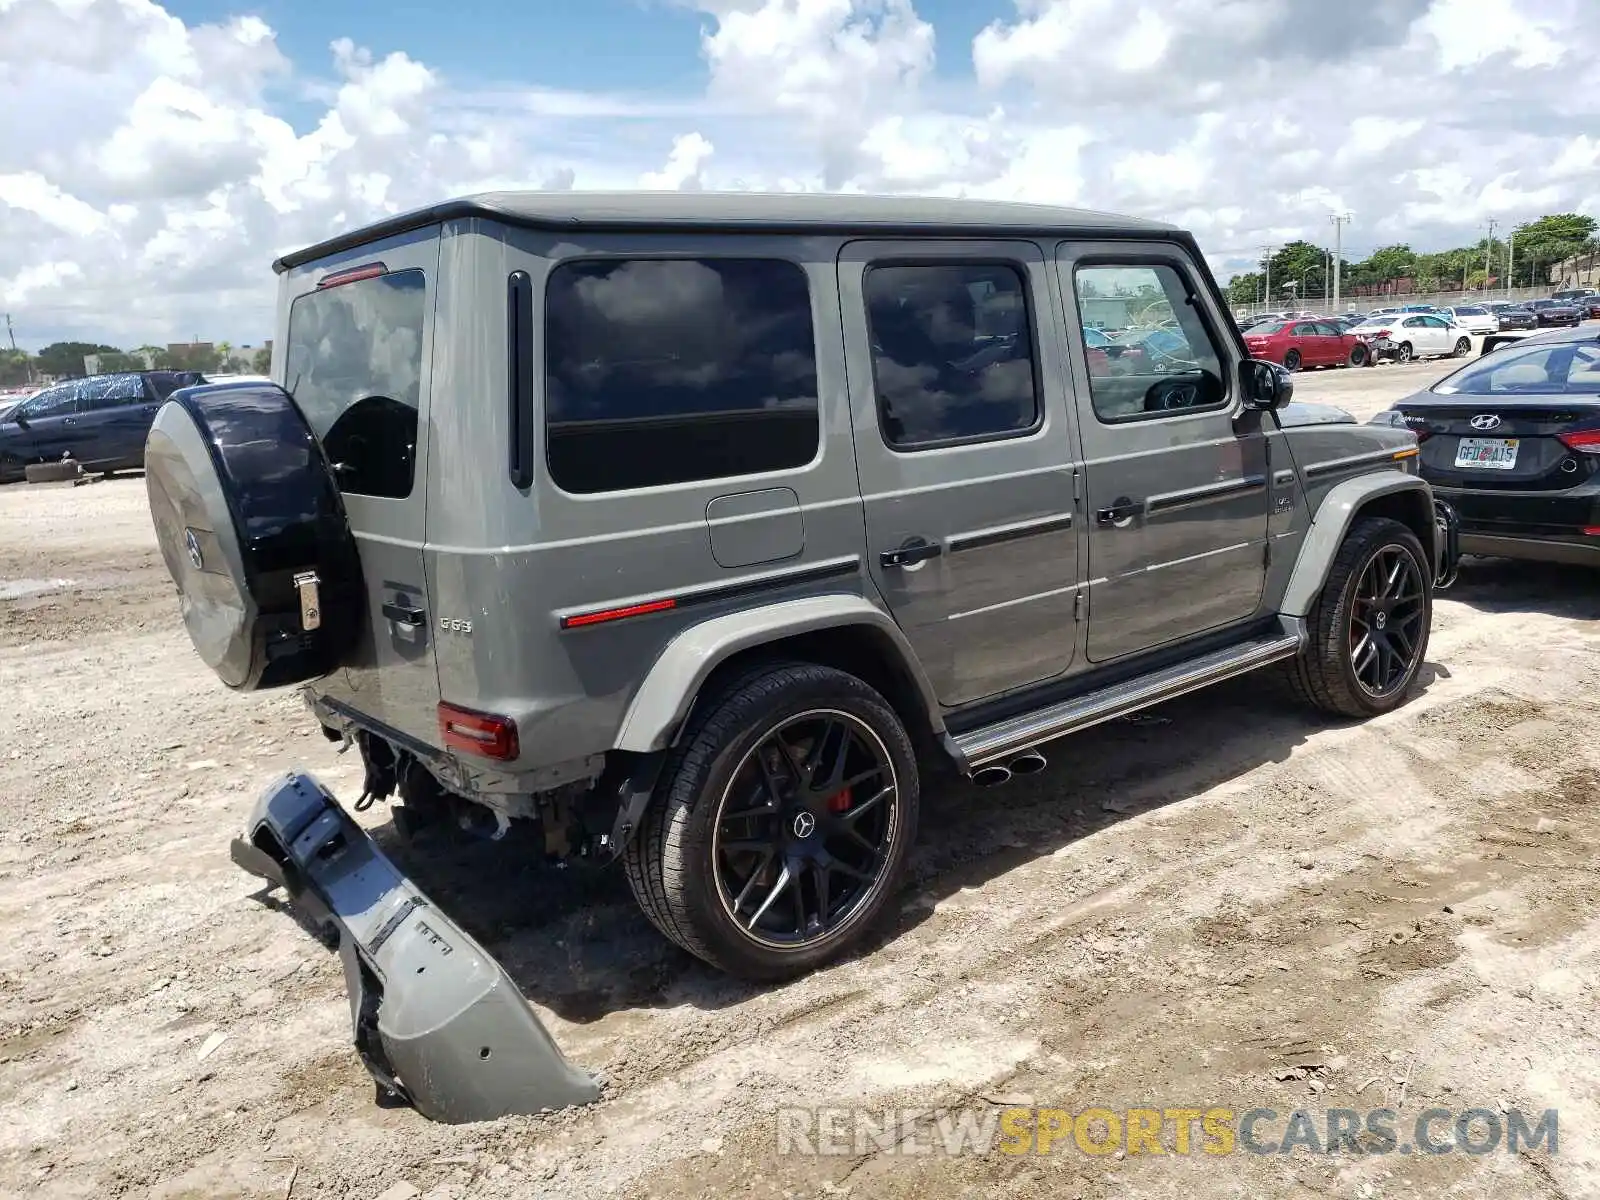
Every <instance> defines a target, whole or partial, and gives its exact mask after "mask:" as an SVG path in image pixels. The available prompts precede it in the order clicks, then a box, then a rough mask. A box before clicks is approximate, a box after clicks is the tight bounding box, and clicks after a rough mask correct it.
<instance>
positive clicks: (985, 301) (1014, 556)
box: [839, 241, 1115, 705]
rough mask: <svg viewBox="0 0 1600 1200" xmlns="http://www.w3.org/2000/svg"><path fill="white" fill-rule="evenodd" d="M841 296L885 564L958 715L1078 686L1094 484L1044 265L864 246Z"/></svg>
mask: <svg viewBox="0 0 1600 1200" xmlns="http://www.w3.org/2000/svg"><path fill="white" fill-rule="evenodd" d="M839 293H840V299H841V305H842V308H843V313H844V329H845V356H846V358H845V361H846V364H847V367H848V371H849V380H850V402H851V413H852V421H853V424H854V427H855V445H856V461H857V463H858V464H859V472H860V478H861V494H862V499H863V502H864V504H865V508H866V524H867V558H868V563H869V566H870V569H871V571H872V574H873V578H874V580H875V582H876V583H877V586H878V588H879V590H880V592H881V593H882V595H883V597H884V599H885V601H886V602H887V603H888V605H889V607H890V609H891V611H892V612H893V613H894V616H895V619H896V620H897V621H898V622H899V623H900V625H901V627H902V628H903V629H904V630H905V633H906V636H907V638H908V639H910V641H911V643H912V645H913V646H914V647H915V649H916V652H917V656H918V658H919V659H920V660H921V662H922V665H923V667H924V669H925V670H926V671H927V673H928V676H929V679H930V680H931V681H932V683H933V686H934V689H935V690H936V692H937V693H938V696H939V699H940V701H941V702H942V703H943V704H946V705H958V704H965V703H970V702H972V701H975V700H980V699H983V698H984V697H987V696H993V695H995V694H997V693H1000V692H1003V691H1007V690H1010V689H1012V688H1017V687H1021V686H1024V685H1027V684H1031V683H1037V682H1039V681H1041V680H1046V679H1050V678H1052V677H1054V676H1056V675H1059V674H1061V673H1062V672H1063V671H1065V670H1066V668H1067V666H1068V665H1069V664H1070V663H1071V661H1072V658H1073V651H1074V642H1075V640H1076V634H1077V631H1076V626H1075V624H1074V613H1075V611H1076V609H1075V602H1076V598H1077V586H1078V582H1079V575H1078V538H1079V532H1080V530H1079V522H1078V520H1077V512H1076V501H1075V498H1074V496H1075V488H1076V487H1077V486H1078V474H1079V471H1078V461H1077V459H1078V456H1077V453H1076V451H1075V449H1074V438H1073V434H1072V429H1071V423H1070V421H1069V419H1068V413H1067V406H1066V395H1065V393H1064V388H1065V386H1066V385H1065V380H1066V372H1065V370H1064V364H1063V361H1062V357H1061V338H1060V336H1059V334H1058V333H1057V329H1058V328H1059V326H1058V324H1057V318H1056V315H1055V314H1056V309H1055V305H1054V302H1053V299H1052V294H1051V289H1050V286H1049V277H1048V274H1047V272H1046V266H1045V259H1044V255H1043V252H1042V251H1041V250H1040V248H1039V247H1038V246H1036V245H1034V244H1033V243H1030V242H1012V241H972V242H949V241H938V242H933V241H928V242H922V241H906V242H854V243H851V244H849V245H847V246H845V247H844V249H843V250H842V252H841V253H840V256H839ZM1080 336H1084V335H1080ZM1095 340H1097V341H1098V340H1099V339H1098V338H1096V339H1095ZM1097 349H1100V350H1101V353H1102V354H1103V353H1104V349H1103V348H1097ZM1097 363H1098V366H1097V367H1096V369H1099V370H1106V369H1115V367H1114V366H1109V367H1108V365H1107V362H1106V361H1100V360H1098V359H1097Z"/></svg>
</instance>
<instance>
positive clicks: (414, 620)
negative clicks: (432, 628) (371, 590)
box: [383, 601, 428, 626]
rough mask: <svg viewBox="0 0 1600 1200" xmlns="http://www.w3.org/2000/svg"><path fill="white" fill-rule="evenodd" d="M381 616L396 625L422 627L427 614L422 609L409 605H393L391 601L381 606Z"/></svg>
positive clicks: (425, 621)
mask: <svg viewBox="0 0 1600 1200" xmlns="http://www.w3.org/2000/svg"><path fill="white" fill-rule="evenodd" d="M383 615H384V616H385V617H387V618H388V619H389V620H391V621H393V622H394V623H395V624H396V625H412V626H416V625H423V624H426V623H427V620H428V614H427V613H425V612H424V611H423V610H422V609H420V608H413V607H412V606H411V605H409V604H395V603H394V602H393V601H390V602H389V603H387V604H385V605H384V606H383Z"/></svg>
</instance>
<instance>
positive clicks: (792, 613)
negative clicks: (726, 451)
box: [614, 593, 943, 754]
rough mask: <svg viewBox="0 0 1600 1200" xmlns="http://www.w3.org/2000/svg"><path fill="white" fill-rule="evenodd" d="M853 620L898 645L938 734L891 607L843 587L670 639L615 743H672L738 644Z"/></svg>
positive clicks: (629, 746) (923, 680) (717, 620)
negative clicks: (702, 690)
mask: <svg viewBox="0 0 1600 1200" xmlns="http://www.w3.org/2000/svg"><path fill="white" fill-rule="evenodd" d="M847 625H860V626H866V627H867V628H869V629H871V630H872V631H873V632H874V633H876V634H879V635H881V636H883V637H885V638H886V639H887V640H888V642H889V643H890V645H892V646H893V647H894V651H895V653H897V654H898V655H899V657H900V664H901V666H902V667H903V669H904V670H905V672H906V674H907V675H908V676H909V677H910V678H911V679H912V681H913V682H914V683H915V684H916V686H917V689H918V691H919V692H920V693H921V697H922V703H923V707H924V710H925V711H926V712H927V714H928V719H929V721H930V723H931V724H932V726H933V730H934V732H935V734H937V733H939V732H940V731H941V730H942V728H943V721H942V720H941V718H940V715H939V704H938V700H937V698H936V697H935V696H934V693H933V690H932V688H931V687H930V685H929V683H928V680H927V677H926V676H925V675H924V674H923V672H922V669H921V667H919V666H918V664H917V659H916V655H915V654H914V653H913V651H912V649H911V646H910V644H909V643H908V642H907V641H906V637H905V634H904V633H902V632H901V631H900V627H899V626H898V625H896V624H895V623H894V620H893V618H891V617H890V616H889V614H888V613H886V612H884V611H883V609H881V608H879V607H878V606H877V605H875V604H873V603H872V602H871V601H870V600H868V599H866V598H865V597H864V596H857V595H850V594H847V593H841V594H838V595H828V596H807V597H805V598H803V599H799V600H784V601H780V602H779V603H777V604H767V605H763V606H762V607H760V608H751V609H743V610H741V611H739V612H734V613H728V614H726V615H724V616H720V617H712V618H711V619H710V620H708V621H702V622H701V623H700V624H698V625H693V626H690V627H689V628H688V629H685V630H684V631H683V632H682V633H680V634H678V636H677V637H675V638H673V639H672V641H670V642H668V643H667V647H666V649H665V650H663V651H662V652H661V655H660V657H659V658H657V659H656V661H655V663H654V664H653V665H652V666H651V668H650V671H649V673H648V674H647V675H646V676H645V678H644V682H643V683H641V684H640V685H639V690H638V691H636V692H635V693H634V695H633V699H632V700H631V701H630V702H629V704H628V710H627V712H626V713H624V714H623V718H622V724H621V726H620V727H619V728H618V730H617V736H616V739H615V742H614V745H615V748H616V749H618V750H631V751H634V752H636V753H640V754H644V753H648V752H650V751H652V750H661V749H664V748H665V747H666V746H668V745H670V744H671V741H672V738H673V736H674V735H675V734H676V732H677V730H678V728H679V726H681V725H682V723H683V720H684V718H685V717H687V716H688V715H689V707H690V705H692V704H693V703H694V698H695V696H696V695H698V694H699V691H700V688H701V686H702V685H703V684H704V683H705V681H706V679H707V678H708V677H709V676H710V674H711V672H712V671H714V670H716V668H717V667H718V666H719V665H721V664H722V663H724V662H726V661H727V660H728V659H729V658H730V657H732V656H733V655H735V654H738V653H739V652H740V651H743V650H750V649H754V648H756V647H759V646H763V645H768V644H770V643H772V642H776V641H780V640H782V639H783V638H787V637H793V636H795V635H797V634H802V633H815V632H817V631H818V630H823V629H837V628H839V627H841V626H847Z"/></svg>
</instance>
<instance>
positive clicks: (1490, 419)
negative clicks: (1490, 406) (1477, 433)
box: [1467, 413, 1500, 429]
mask: <svg viewBox="0 0 1600 1200" xmlns="http://www.w3.org/2000/svg"><path fill="white" fill-rule="evenodd" d="M1467 424H1469V425H1471V426H1472V427H1473V428H1474V429H1499V428H1500V418H1499V417H1497V416H1495V415H1494V414H1493V413H1479V414H1478V415H1477V416H1475V417H1473V418H1472V420H1470V421H1468V422H1467Z"/></svg>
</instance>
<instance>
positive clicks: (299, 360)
mask: <svg viewBox="0 0 1600 1200" xmlns="http://www.w3.org/2000/svg"><path fill="white" fill-rule="evenodd" d="M425 290H426V281H425V280H424V278H423V274H422V272H421V271H395V272H393V273H391V274H387V275H378V276H374V277H372V278H370V279H360V280H356V281H355V282H352V283H342V284H339V285H338V286H336V287H330V288H328V289H327V290H326V291H317V292H308V293H307V294H306V295H304V296H301V297H300V298H299V299H298V300H296V301H295V302H294V305H293V307H292V308H290V310H289V344H288V351H287V354H286V361H287V363H288V368H287V371H286V376H285V378H286V383H287V385H288V388H289V394H290V395H292V396H293V397H294V400H295V403H296V404H297V405H298V406H299V408H300V411H301V412H302V413H304V414H305V418H306V420H307V421H308V422H309V423H310V425H311V430H312V432H313V433H315V434H316V435H317V437H318V438H319V439H320V440H321V442H322V448H323V452H324V453H326V454H327V456H328V461H329V463H331V464H332V466H333V473H334V477H335V478H336V479H337V480H338V483H339V488H340V490H341V491H344V492H349V493H353V494H355V495H361V496H386V497H391V498H395V499H399V498H403V497H405V496H409V495H410V494H411V485H412V482H413V479H414V476H415V474H416V448H417V405H418V403H419V400H420V395H421V388H422V336H423V323H424V317H425V315H426V313H425V307H424V299H425Z"/></svg>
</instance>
